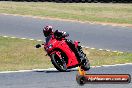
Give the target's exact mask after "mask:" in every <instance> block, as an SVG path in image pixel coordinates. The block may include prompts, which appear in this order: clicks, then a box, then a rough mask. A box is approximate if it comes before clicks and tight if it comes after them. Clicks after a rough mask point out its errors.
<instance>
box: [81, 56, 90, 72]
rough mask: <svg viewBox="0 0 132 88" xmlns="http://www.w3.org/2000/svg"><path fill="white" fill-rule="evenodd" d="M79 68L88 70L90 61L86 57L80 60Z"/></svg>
mask: <svg viewBox="0 0 132 88" xmlns="http://www.w3.org/2000/svg"><path fill="white" fill-rule="evenodd" d="M81 69H83V70H84V71H88V70H89V69H90V63H89V61H88V59H87V58H86V59H84V60H83V61H82V62H81Z"/></svg>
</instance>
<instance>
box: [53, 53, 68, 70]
mask: <svg viewBox="0 0 132 88" xmlns="http://www.w3.org/2000/svg"><path fill="white" fill-rule="evenodd" d="M51 62H52V64H53V65H54V67H55V68H56V69H57V70H58V71H60V72H66V71H67V67H66V62H65V61H64V60H63V58H61V59H60V58H59V56H58V55H57V54H55V53H54V54H51Z"/></svg>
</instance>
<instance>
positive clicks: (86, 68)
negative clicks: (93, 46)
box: [78, 46, 90, 71]
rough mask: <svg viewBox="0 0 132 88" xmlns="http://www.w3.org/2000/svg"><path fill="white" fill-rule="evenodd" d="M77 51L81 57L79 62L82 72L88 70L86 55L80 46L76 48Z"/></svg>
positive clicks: (88, 64)
mask: <svg viewBox="0 0 132 88" xmlns="http://www.w3.org/2000/svg"><path fill="white" fill-rule="evenodd" d="M78 50H79V51H80V53H81V56H82V58H83V59H82V60H81V68H82V69H83V70H85V71H87V70H89V69H90V63H89V60H88V58H87V56H86V54H85V53H84V52H83V50H82V47H81V46H78Z"/></svg>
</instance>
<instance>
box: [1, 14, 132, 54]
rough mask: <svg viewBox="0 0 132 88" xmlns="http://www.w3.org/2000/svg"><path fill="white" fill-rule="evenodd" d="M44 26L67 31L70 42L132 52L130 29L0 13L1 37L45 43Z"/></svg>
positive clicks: (131, 29) (131, 32)
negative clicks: (42, 41)
mask: <svg viewBox="0 0 132 88" xmlns="http://www.w3.org/2000/svg"><path fill="white" fill-rule="evenodd" d="M45 25H52V26H53V27H54V29H59V30H63V31H66V32H68V33H69V34H70V39H72V40H78V41H80V42H81V45H84V46H88V47H94V48H97V49H100V48H102V49H110V50H113V51H114V50H117V51H127V52H132V28H129V27H114V26H108V25H105V26H103V25H98V24H88V23H79V22H68V21H58V20H48V19H47V20H46V19H45V20H44V19H35V18H31V17H21V16H10V15H2V14H0V35H6V36H15V37H20V38H22V37H25V38H33V39H41V40H44V37H43V34H42V28H43V26H45Z"/></svg>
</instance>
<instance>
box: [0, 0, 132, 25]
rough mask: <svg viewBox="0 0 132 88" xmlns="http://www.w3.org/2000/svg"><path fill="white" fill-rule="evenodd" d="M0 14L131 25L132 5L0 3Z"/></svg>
mask: <svg viewBox="0 0 132 88" xmlns="http://www.w3.org/2000/svg"><path fill="white" fill-rule="evenodd" d="M0 13H7V14H21V15H33V16H40V17H51V18H61V19H70V20H77V21H90V22H104V23H119V24H132V4H112V3H110V4H104V3H51V2H50V3H49V2H0Z"/></svg>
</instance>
